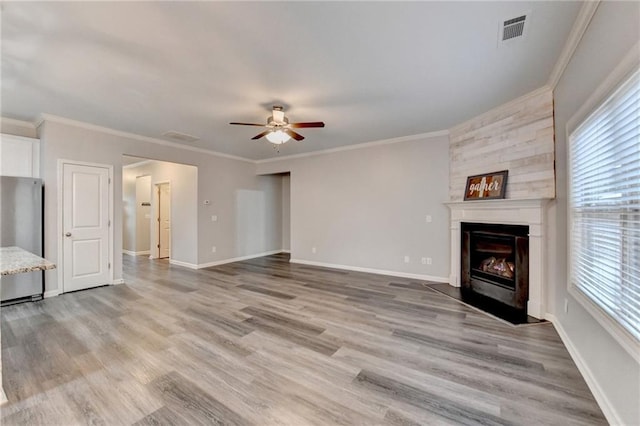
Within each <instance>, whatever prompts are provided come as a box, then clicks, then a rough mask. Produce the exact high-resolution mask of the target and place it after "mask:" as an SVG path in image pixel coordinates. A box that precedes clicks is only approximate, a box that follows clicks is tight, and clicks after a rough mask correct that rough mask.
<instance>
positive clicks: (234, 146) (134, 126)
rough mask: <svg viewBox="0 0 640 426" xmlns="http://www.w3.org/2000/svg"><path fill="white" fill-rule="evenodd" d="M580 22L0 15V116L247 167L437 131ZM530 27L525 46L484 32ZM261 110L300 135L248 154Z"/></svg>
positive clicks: (477, 5)
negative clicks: (154, 143)
mask: <svg viewBox="0 0 640 426" xmlns="http://www.w3.org/2000/svg"><path fill="white" fill-rule="evenodd" d="M580 7H581V3H580V2H574V1H568V2H564V1H546V2H530V1H512V2H509V1H506V2H406V3H405V2H402V3H398V2H131V3H130V2H100V3H94V2H68V3H60V2H43V3H28V2H24V3H22V2H15V3H14V2H3V6H2V115H3V116H4V117H8V118H14V119H19V120H29V121H33V120H36V119H37V117H38V115H39V114H41V113H49V114H54V115H58V116H62V117H66V118H71V119H74V120H80V121H84V122H88V123H92V124H97V125H100V126H106V127H110V128H113V129H117V130H122V131H127V132H132V133H136V134H140V135H144V136H150V137H156V138H162V134H163V133H165V132H166V131H169V130H175V131H179V132H184V133H188V134H191V135H195V136H198V137H200V138H201V140H199V141H197V142H194V143H190V144H189V145H191V146H196V147H199V148H206V149H211V150H214V151H218V152H223V153H227V154H232V155H237V156H242V157H246V158H251V159H263V158H269V157H273V156H278V155H279V156H283V155H291V154H299V153H304V152H309V151H315V150H322V149H328V148H334V147H339V146H343V145H350V144H357V143H363V142H370V141H377V140H382V139H388V138H394V137H400V136H407V135H414V134H419V133H425V132H431V131H436V130H442V129H447V128H449V127H451V126H452V125H455V124H457V123H460V122H462V121H464V120H466V119H469V118H471V117H473V116H475V115H477V114H480V113H482V112H484V111H486V110H488V109H490V108H492V107H495V106H498V105H500V104H501V103H504V102H506V101H509V100H511V99H513V98H516V97H518V96H520V95H523V94H525V93H527V92H529V91H532V90H534V89H536V88H539V87H541V86H543V85H544V84H545V83H546V82H547V80H548V78H549V75H550V73H551V70H552V69H553V66H554V65H555V62H556V60H557V58H558V56H559V54H560V51H561V50H562V47H563V46H564V43H565V41H566V39H567V37H568V35H569V32H570V30H571V26H572V25H573V22H574V20H575V18H576V16H577V14H578V11H579V9H580ZM523 12H531V15H530V22H528V25H530V26H529V28H528V32H527V34H526V37H525V38H523V39H521V40H519V41H517V42H513V43H511V44H508V45H506V46H503V47H498V42H497V40H498V27H499V24H500V23H501V22H502V21H503V20H505V19H509V18H513V17H516V16H519V15H520V14H522V13H523ZM273 104H282V105H284V106H285V111H286V115H287V116H288V117H289V119H290V120H291V121H319V120H322V121H324V122H325V123H326V127H325V128H324V129H300V133H302V134H303V135H304V136H306V139H305V140H304V141H302V142H295V141H292V142H290V143H287V144H286V145H284V146H283V147H282V148H281V149H280V153H279V154H278V153H277V152H276V151H275V150H274V149H273V145H271V144H270V143H268V142H267V141H266V140H265V139H261V140H260V141H251V140H250V138H251V137H252V136H254V135H255V134H257V133H259V132H260V128H258V127H240V126H230V125H229V124H228V123H229V122H230V121H248V122H258V123H262V122H264V121H265V119H266V117H267V115H269V113H270V110H271V106H272V105H273Z"/></svg>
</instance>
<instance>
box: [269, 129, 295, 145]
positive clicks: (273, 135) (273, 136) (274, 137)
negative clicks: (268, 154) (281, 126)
mask: <svg viewBox="0 0 640 426" xmlns="http://www.w3.org/2000/svg"><path fill="white" fill-rule="evenodd" d="M290 139H291V136H289V135H288V134H286V133H285V132H283V131H282V130H276V131H273V132H269V133H267V140H268V141H269V142H271V143H273V144H276V145H280V144H283V143H285V142H289V140H290Z"/></svg>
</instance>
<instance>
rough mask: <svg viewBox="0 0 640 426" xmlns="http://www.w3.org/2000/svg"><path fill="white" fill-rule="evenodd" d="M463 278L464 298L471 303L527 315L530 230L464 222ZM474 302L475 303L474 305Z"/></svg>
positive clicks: (522, 227) (518, 226) (521, 227)
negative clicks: (489, 305)
mask: <svg viewBox="0 0 640 426" xmlns="http://www.w3.org/2000/svg"><path fill="white" fill-rule="evenodd" d="M460 234H461V238H462V240H461V242H460V246H461V257H460V266H461V271H460V277H461V287H462V288H461V291H462V294H463V297H464V298H465V299H467V300H468V301H470V302H472V304H478V302H484V303H490V302H496V303H493V305H494V309H495V308H496V307H498V308H499V307H500V305H504V310H505V311H507V313H508V314H510V315H515V316H518V315H519V316H524V317H526V315H527V301H528V299H529V227H528V226H521V225H499V224H487V223H466V222H463V223H461V233H460ZM473 302H475V303H473Z"/></svg>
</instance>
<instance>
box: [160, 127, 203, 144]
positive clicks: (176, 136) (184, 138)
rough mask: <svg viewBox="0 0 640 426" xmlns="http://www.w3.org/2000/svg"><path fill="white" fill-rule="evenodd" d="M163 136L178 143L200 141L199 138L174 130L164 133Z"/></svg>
mask: <svg viewBox="0 0 640 426" xmlns="http://www.w3.org/2000/svg"><path fill="white" fill-rule="evenodd" d="M162 136H164V137H165V138H167V139H171V140H174V141H177V142H195V141H197V140H200V138H199V137H197V136H192V135H187V134H186V133H180V132H176V131H173V130H171V131H169V132H166V133H163V134H162Z"/></svg>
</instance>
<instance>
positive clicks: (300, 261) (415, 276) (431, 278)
mask: <svg viewBox="0 0 640 426" xmlns="http://www.w3.org/2000/svg"><path fill="white" fill-rule="evenodd" d="M289 262H291V263H298V264H301V265H310V266H320V267H323V268H333V269H343V270H346V271H354V272H366V273H369V274H378V275H389V276H392V277H399V278H411V279H415V280H421V281H433V282H437V283H448V282H449V277H437V276H434V275H423V274H412V273H409V272H400V271H387V270H384V269H373V268H362V267H360V266H348V265H336V264H334V263H325V262H316V261H313V260H304V259H291V260H290V261H289Z"/></svg>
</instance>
